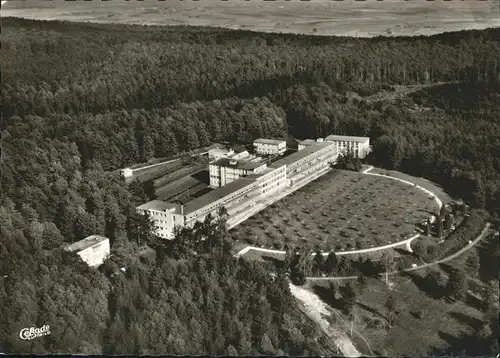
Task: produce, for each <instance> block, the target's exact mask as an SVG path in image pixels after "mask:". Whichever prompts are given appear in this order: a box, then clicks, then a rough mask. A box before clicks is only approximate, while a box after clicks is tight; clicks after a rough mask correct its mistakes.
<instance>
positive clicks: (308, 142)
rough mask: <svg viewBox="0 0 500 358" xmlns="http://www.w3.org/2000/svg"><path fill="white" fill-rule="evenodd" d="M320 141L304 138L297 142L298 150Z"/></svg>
mask: <svg viewBox="0 0 500 358" xmlns="http://www.w3.org/2000/svg"><path fill="white" fill-rule="evenodd" d="M321 142H322V141H318V140H314V139H304V140H303V141H301V142H299V146H298V148H299V150H302V149H304V148H307V147H310V146H313V145H316V144H318V143H321Z"/></svg>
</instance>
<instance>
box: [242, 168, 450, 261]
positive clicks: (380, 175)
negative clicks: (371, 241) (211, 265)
mask: <svg viewBox="0 0 500 358" xmlns="http://www.w3.org/2000/svg"><path fill="white" fill-rule="evenodd" d="M373 169H374V167H373V166H370V167H368V168H367V169H365V170H363V171H362V172H361V173H363V174H366V175H373V176H378V177H383V178H387V179H392V180H397V181H399V182H402V183H405V184H408V185H412V186H414V187H415V188H417V189H419V190H421V191H423V192H425V193H426V194H428V195H430V196H431V197H432V198H433V199H434V201H435V202H436V204H437V205H438V208H441V205H443V202H442V201H441V200H440V199H439V198H438V197H437V195H436V194H434V193H433V192H431V191H430V190H427V189H425V188H424V187H421V186H420V185H416V184H414V183H412V182H410V181H408V180H404V179H400V178H396V177H393V176H389V175H385V174H377V173H370V171H372V170H373ZM418 237H420V234H416V235H414V236H412V237H410V238H408V239H406V240H402V241H398V242H394V243H391V244H387V245H383V246H377V247H371V248H369V249H361V250H353V251H339V252H336V253H335V254H336V255H355V254H366V253H369V252H374V251H380V250H386V249H391V248H394V247H398V246H402V245H405V246H406V250H408V251H409V252H413V250H412V249H411V243H412V241H413V240H415V239H417V238H418ZM251 250H254V251H260V252H266V253H269V254H279V255H285V254H286V251H283V250H273V249H264V248H261V247H255V246H247V247H245V248H244V249H242V250H241V251H239V252H238V253H237V254H235V255H234V256H235V257H240V256H243V255H245V254H246V253H247V252H249V251H251ZM312 255H313V256H314V255H316V253H312ZM322 255H323V256H328V255H329V252H323V253H322Z"/></svg>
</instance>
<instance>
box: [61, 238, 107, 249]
mask: <svg viewBox="0 0 500 358" xmlns="http://www.w3.org/2000/svg"><path fill="white" fill-rule="evenodd" d="M106 240H109V239H108V238H107V237H104V236H99V235H90V236H88V237H86V238H85V239H83V240H80V241H77V242H74V243H72V244H71V245H68V246H66V247H65V248H64V251H69V252H73V251H82V250H84V249H86V248H88V247H91V246H94V245H95V244H98V243H100V242H103V241H106Z"/></svg>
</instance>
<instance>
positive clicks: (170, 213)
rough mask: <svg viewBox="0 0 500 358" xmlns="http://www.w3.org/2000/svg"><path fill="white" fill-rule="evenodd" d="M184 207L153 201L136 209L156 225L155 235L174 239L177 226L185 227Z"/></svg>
mask: <svg viewBox="0 0 500 358" xmlns="http://www.w3.org/2000/svg"><path fill="white" fill-rule="evenodd" d="M182 210H183V207H182V205H179V204H173V203H168V202H165V201H161V200H152V201H149V202H147V203H145V204H142V205H140V206H138V207H137V208H136V211H137V212H138V213H139V214H143V215H145V214H147V215H148V216H149V218H150V219H151V220H152V222H153V225H154V230H155V234H156V235H158V236H159V237H161V238H164V239H172V238H173V233H174V227H175V226H181V227H182V226H184V215H183V212H182Z"/></svg>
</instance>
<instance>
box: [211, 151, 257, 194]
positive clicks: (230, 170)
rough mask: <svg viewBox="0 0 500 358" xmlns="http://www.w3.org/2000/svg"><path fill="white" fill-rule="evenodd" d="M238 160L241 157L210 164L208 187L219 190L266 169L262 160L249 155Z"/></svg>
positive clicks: (223, 159) (222, 159)
mask: <svg viewBox="0 0 500 358" xmlns="http://www.w3.org/2000/svg"><path fill="white" fill-rule="evenodd" d="M235 157H236V158H235ZM239 158H241V156H240V157H237V156H232V157H229V158H221V159H219V160H216V161H214V162H212V163H210V164H209V175H210V187H212V188H220V187H223V186H224V185H227V184H229V183H231V182H232V181H235V180H236V179H239V178H241V177H245V176H248V175H252V174H260V173H262V172H264V170H265V169H266V163H265V161H264V160H263V159H262V158H259V157H255V156H249V155H247V156H244V157H243V158H242V159H239Z"/></svg>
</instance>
